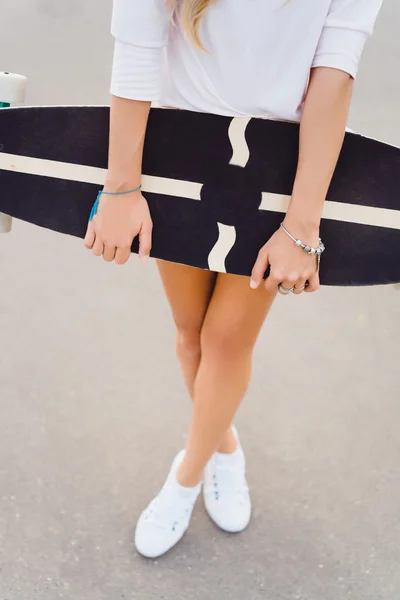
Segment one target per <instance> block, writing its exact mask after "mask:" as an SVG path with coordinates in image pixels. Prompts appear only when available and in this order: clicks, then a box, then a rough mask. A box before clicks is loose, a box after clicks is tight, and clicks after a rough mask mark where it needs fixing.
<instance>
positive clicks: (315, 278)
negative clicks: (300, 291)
mask: <svg viewBox="0 0 400 600" xmlns="http://www.w3.org/2000/svg"><path fill="white" fill-rule="evenodd" d="M319 286H320V283H319V274H318V272H317V271H316V272H315V273H314V275H311V277H309V278H308V286H307V287H306V289H305V290H304V291H305V292H316V291H317V290H318V289H319Z"/></svg>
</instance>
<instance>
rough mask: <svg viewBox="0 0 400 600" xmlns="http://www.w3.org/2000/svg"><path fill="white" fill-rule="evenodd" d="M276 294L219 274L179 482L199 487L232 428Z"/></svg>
mask: <svg viewBox="0 0 400 600" xmlns="http://www.w3.org/2000/svg"><path fill="white" fill-rule="evenodd" d="M275 296H276V294H275V293H274V294H270V293H268V292H267V291H266V290H265V289H264V287H263V286H261V287H260V288H259V289H257V290H252V289H250V286H249V280H248V278H247V277H239V276H236V275H228V274H219V275H218V277H217V281H216V285H215V289H214V292H213V295H212V298H211V301H210V303H209V306H208V310H207V313H206V316H205V319H204V323H203V326H202V332H201V362H200V366H199V369H198V372H197V376H196V380H195V387H194V404H193V417H192V423H191V427H190V432H189V439H188V444H187V447H186V455H185V458H184V460H183V462H182V464H181V466H180V468H179V470H178V473H177V477H178V481H179V483H181V484H182V485H184V486H188V487H191V486H194V485H196V484H197V483H198V482H199V481H200V480H201V478H202V473H203V470H204V467H205V465H206V464H207V462H208V460H209V459H210V457H211V455H212V454H213V453H214V452H215V451H216V449H217V448H218V445H219V444H220V442H221V439H222V437H223V435H224V433H225V432H226V431H227V429H228V428H229V427H230V425H231V423H232V421H233V418H234V415H235V413H236V411H237V409H238V407H239V404H240V402H241V400H242V399H243V396H244V394H245V392H246V389H247V386H248V383H249V380H250V375H251V364H252V353H253V348H254V345H255V342H256V340H257V337H258V334H259V332H260V329H261V326H262V324H263V322H264V320H265V318H266V316H267V314H268V311H269V309H270V307H271V305H272V303H273V301H274V298H275Z"/></svg>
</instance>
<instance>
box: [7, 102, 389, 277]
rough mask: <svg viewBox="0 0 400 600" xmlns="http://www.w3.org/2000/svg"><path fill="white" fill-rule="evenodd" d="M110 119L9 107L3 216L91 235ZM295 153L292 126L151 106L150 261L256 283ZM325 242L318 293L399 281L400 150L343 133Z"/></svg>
mask: <svg viewBox="0 0 400 600" xmlns="http://www.w3.org/2000/svg"><path fill="white" fill-rule="evenodd" d="M108 122H109V108H108V107H103V106H94V107H90V106H66V107H64V106H58V107H27V108H2V109H1V110H0V212H3V213H6V214H8V215H11V216H14V217H17V218H19V219H22V220H25V221H28V222H30V223H33V224H35V225H39V226H42V227H46V228H48V229H52V230H54V231H57V232H60V233H64V234H71V235H74V236H78V237H83V236H84V235H85V231H86V226H87V220H88V216H89V214H90V210H91V207H92V205H93V203H94V201H95V198H96V195H97V192H98V190H99V189H101V186H102V183H103V182H104V179H105V173H106V171H105V170H106V167H107V150H108V131H109V125H108ZM298 145H299V126H298V125H297V124H294V123H285V122H278V121H272V120H264V119H247V118H231V117H224V116H217V115H210V114H204V113H195V112H190V111H181V110H172V109H157V108H153V109H152V110H151V113H150V118H149V124H148V130H147V135H146V142H145V149H144V159H143V174H144V175H143V193H144V195H145V197H146V198H147V200H148V202H149V206H150V211H151V215H152V219H153V222H154V232H153V247H152V251H151V256H153V257H156V258H161V259H164V260H168V261H172V262H176V263H182V264H186V265H191V266H195V267H199V268H202V269H211V270H214V271H218V272H228V273H234V274H238V275H250V273H251V269H252V267H253V264H254V262H255V260H256V257H257V254H258V251H259V249H260V248H261V246H262V245H263V244H264V243H265V242H266V241H267V240H268V238H269V237H270V236H271V235H272V234H273V233H274V231H276V229H277V228H278V227H279V224H280V222H281V221H282V219H283V216H284V213H285V211H286V209H287V206H288V203H289V199H290V194H291V191H292V188H293V182H294V178H295V173H296V166H297V158H298ZM294 234H295V232H294ZM321 237H322V239H323V241H324V243H325V246H326V252H325V253H324V254H323V256H322V260H321V273H320V274H321V283H322V284H325V285H340V286H349V285H378V284H388V283H396V282H400V149H399V148H396V147H394V146H390V145H388V144H384V143H382V142H378V141H376V140H372V139H369V138H366V137H363V136H360V135H356V134H353V133H347V134H346V137H345V142H344V145H343V149H342V152H341V156H340V159H339V163H338V166H337V168H336V171H335V174H334V177H333V180H332V184H331V186H330V189H329V192H328V196H327V202H326V204H325V209H324V215H323V220H322V225H321ZM137 249H138V244H137V240H135V241H134V243H133V246H132V251H133V252H137Z"/></svg>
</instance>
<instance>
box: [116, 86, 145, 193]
mask: <svg viewBox="0 0 400 600" xmlns="http://www.w3.org/2000/svg"><path fill="white" fill-rule="evenodd" d="M150 104H151V103H150V102H142V101H137V100H127V99H125V98H119V97H117V96H112V97H111V110H110V145H109V158H108V172H107V181H106V186H107V187H110V188H113V190H114V191H125V190H128V189H134V188H136V187H138V186H139V185H140V182H141V177H142V157H143V146H144V138H145V134H146V127H147V121H148V117H149V111H150Z"/></svg>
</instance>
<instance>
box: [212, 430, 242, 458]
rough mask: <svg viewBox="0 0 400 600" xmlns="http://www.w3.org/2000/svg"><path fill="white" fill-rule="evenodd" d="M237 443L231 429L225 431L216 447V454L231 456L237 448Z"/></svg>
mask: <svg viewBox="0 0 400 600" xmlns="http://www.w3.org/2000/svg"><path fill="white" fill-rule="evenodd" d="M238 445H239V444H238V441H237V439H236V437H235V436H234V434H233V431H232V429H230V430H229V431H227V432H226V433H225V435H224V437H223V438H222V440H221V443H220V445H219V446H218V450H217V452H220V453H221V454H232V453H233V452H235V450H237V448H238Z"/></svg>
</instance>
